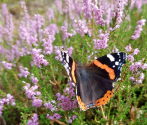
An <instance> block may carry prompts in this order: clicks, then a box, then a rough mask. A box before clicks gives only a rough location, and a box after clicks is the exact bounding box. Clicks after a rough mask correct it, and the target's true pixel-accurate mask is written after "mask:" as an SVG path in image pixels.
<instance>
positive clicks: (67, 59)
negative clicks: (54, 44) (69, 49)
mask: <svg viewBox="0 0 147 125" xmlns="http://www.w3.org/2000/svg"><path fill="white" fill-rule="evenodd" d="M66 61H67V62H68V63H69V56H68V55H66Z"/></svg>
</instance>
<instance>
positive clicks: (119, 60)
mask: <svg viewBox="0 0 147 125" xmlns="http://www.w3.org/2000/svg"><path fill="white" fill-rule="evenodd" d="M125 59H126V54H125V53H123V52H120V53H112V54H108V55H106V56H102V57H100V58H98V59H97V60H94V61H93V62H91V63H90V64H88V65H87V66H85V67H77V70H76V73H75V74H76V80H77V100H78V103H79V105H80V107H81V109H82V110H84V111H85V110H87V109H88V108H91V107H98V106H100V105H104V104H106V103H107V102H108V101H109V100H110V98H111V97H112V96H113V91H114V89H113V82H115V81H117V79H118V78H119V77H120V73H121V68H122V65H123V64H124V63H125Z"/></svg>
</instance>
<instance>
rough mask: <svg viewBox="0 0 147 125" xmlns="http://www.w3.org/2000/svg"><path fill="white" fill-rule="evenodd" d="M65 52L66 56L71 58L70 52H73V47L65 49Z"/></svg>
mask: <svg viewBox="0 0 147 125" xmlns="http://www.w3.org/2000/svg"><path fill="white" fill-rule="evenodd" d="M67 51H68V55H69V56H71V54H72V51H73V47H69V48H67Z"/></svg>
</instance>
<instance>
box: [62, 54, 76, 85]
mask: <svg viewBox="0 0 147 125" xmlns="http://www.w3.org/2000/svg"><path fill="white" fill-rule="evenodd" d="M59 56H60V62H61V64H62V65H63V66H64V68H65V69H66V71H67V74H68V76H69V78H70V80H71V81H72V83H74V84H73V85H75V84H76V78H75V67H76V64H75V62H74V61H73V59H72V58H71V57H70V56H69V55H68V54H67V51H61V52H60V55H59Z"/></svg>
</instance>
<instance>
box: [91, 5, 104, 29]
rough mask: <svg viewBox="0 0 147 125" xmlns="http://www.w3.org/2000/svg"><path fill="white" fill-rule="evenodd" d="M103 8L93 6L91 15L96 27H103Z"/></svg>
mask: <svg viewBox="0 0 147 125" xmlns="http://www.w3.org/2000/svg"><path fill="white" fill-rule="evenodd" d="M103 9H104V8H103V6H99V7H98V6H97V5H96V4H95V5H93V15H94V19H95V24H96V25H101V26H102V27H103V26H104V25H105V23H106V21H105V20H104V19H103V13H104V11H103Z"/></svg>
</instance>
